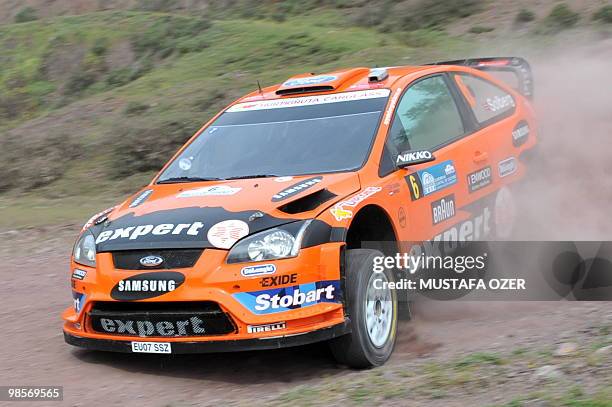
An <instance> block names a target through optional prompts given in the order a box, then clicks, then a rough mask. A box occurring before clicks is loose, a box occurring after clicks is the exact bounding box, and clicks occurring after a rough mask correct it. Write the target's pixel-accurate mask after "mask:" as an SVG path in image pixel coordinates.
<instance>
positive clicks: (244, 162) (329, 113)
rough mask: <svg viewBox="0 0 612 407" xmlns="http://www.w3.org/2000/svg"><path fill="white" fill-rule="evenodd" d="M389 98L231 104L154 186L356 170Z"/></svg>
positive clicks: (354, 95)
mask: <svg viewBox="0 0 612 407" xmlns="http://www.w3.org/2000/svg"><path fill="white" fill-rule="evenodd" d="M388 95H389V90H387V89H376V90H366V91H355V92H346V93H338V94H332V95H322V96H308V97H300V98H291V99H279V100H269V101H265V100H264V101H256V102H250V103H249V102H246V103H240V104H237V105H234V106H232V107H230V108H229V109H228V110H227V111H226V112H224V113H223V114H222V115H221V116H219V118H217V120H215V121H214V122H213V123H212V124H211V125H210V126H208V127H207V128H206V129H204V130H203V131H202V132H201V133H200V134H199V136H198V137H197V138H196V139H195V140H194V141H193V142H192V143H191V144H190V145H189V146H188V147H187V148H186V149H185V150H184V151H183V152H182V153H181V154H180V156H178V157H177V158H176V159H175V160H174V161H173V162H172V163H171V164H170V166H168V168H167V169H166V170H165V171H164V172H163V173H162V175H161V176H160V178H159V180H158V182H164V181H166V182H167V181H177V182H181V181H185V182H188V181H190V180H191V181H196V180H207V179H229V178H248V177H250V176H282V175H304V174H319V173H326V172H339V171H351V170H356V169H358V168H360V167H361V166H362V165H363V164H364V162H365V160H366V159H367V156H368V153H369V151H370V146H371V145H372V142H373V138H374V135H375V133H376V129H377V127H378V123H379V121H380V118H381V116H382V112H383V109H384V107H385V105H386V102H387V98H388Z"/></svg>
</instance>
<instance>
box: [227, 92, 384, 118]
mask: <svg viewBox="0 0 612 407" xmlns="http://www.w3.org/2000/svg"><path fill="white" fill-rule="evenodd" d="M387 96H389V89H369V90H359V91H354V92H342V93H334V94H331V95H318V96H304V97H297V98H287V99H274V100H259V101H255V102H244V103H238V104H236V105H234V106H231V107H230V108H229V109H227V112H228V113H236V112H250V111H254V110H268V109H282V108H287V107H299V106H314V105H322V104H327V103H341V102H350V101H354V100H365V99H377V98H384V97H387Z"/></svg>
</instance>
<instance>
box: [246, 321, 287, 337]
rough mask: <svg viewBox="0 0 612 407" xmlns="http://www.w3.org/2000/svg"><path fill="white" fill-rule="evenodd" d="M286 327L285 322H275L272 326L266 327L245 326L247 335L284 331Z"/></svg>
mask: <svg viewBox="0 0 612 407" xmlns="http://www.w3.org/2000/svg"><path fill="white" fill-rule="evenodd" d="M286 327H287V324H286V323H285V322H276V323H274V324H266V325H247V333H249V334H259V333H262V332H271V331H280V330H281V329H285V328H286Z"/></svg>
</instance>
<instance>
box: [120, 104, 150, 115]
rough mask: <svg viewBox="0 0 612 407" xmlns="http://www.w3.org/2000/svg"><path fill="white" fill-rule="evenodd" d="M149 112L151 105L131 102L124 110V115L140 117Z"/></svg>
mask: <svg viewBox="0 0 612 407" xmlns="http://www.w3.org/2000/svg"><path fill="white" fill-rule="evenodd" d="M147 110H149V105H148V104H146V103H141V102H136V101H131V102H129V103H128V104H127V105H126V106H125V109H124V110H123V113H124V114H125V115H126V116H137V115H140V114H142V113H144V112H146V111H147Z"/></svg>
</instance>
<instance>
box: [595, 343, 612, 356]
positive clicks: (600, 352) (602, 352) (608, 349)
mask: <svg viewBox="0 0 612 407" xmlns="http://www.w3.org/2000/svg"><path fill="white" fill-rule="evenodd" d="M595 355H597V356H608V355H612V345H608V346H604V347H603V348H599V349H597V350H596V351H595Z"/></svg>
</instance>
